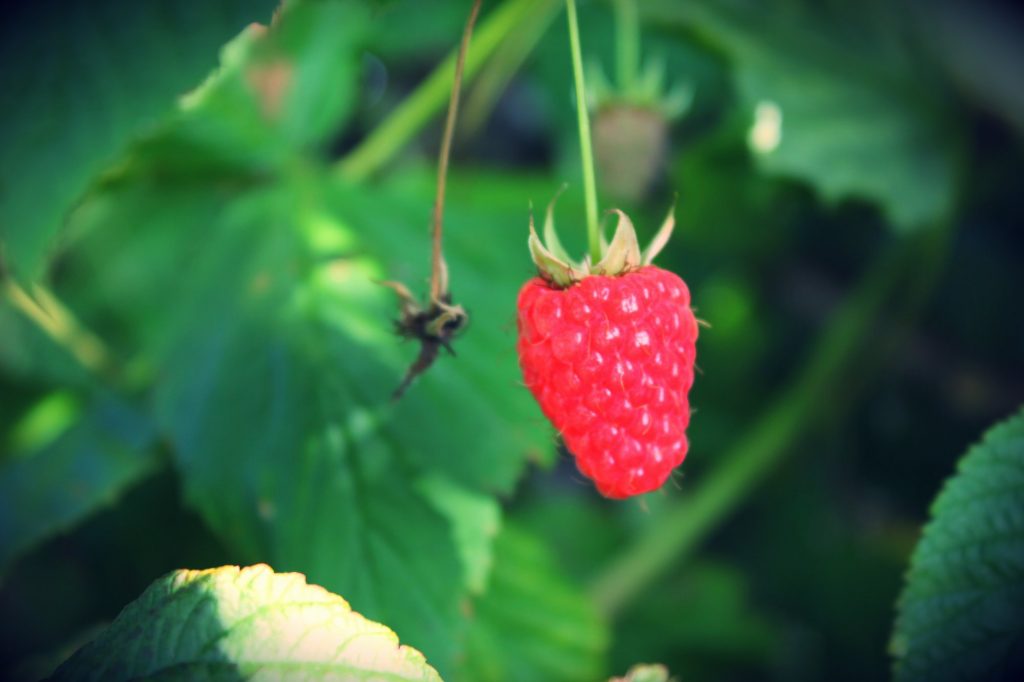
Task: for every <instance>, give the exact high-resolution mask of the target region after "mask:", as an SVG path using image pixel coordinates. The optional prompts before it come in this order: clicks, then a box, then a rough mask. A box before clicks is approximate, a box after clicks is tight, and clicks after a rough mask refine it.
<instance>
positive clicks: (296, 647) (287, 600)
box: [51, 565, 441, 682]
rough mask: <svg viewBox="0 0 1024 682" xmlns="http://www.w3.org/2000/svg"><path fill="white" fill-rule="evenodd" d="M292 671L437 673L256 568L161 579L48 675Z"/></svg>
mask: <svg viewBox="0 0 1024 682" xmlns="http://www.w3.org/2000/svg"><path fill="white" fill-rule="evenodd" d="M299 678H301V679H303V680H339V679H345V680H351V679H374V680H394V681H398V680H420V681H431V680H432V681H437V682H440V679H441V678H440V677H439V676H438V674H437V671H435V670H434V669H433V668H431V667H430V665H428V664H427V662H426V660H425V659H424V658H423V655H422V654H421V653H420V652H418V651H416V650H415V649H411V648H409V647H407V646H400V645H399V643H398V637H396V636H395V633H394V632H392V631H391V630H389V629H388V628H386V627H385V626H383V625H381V624H379V623H375V622H373V621H370V620H367V619H366V618H364V617H363V616H361V615H360V614H358V613H356V612H354V611H353V610H352V609H351V607H350V606H349V605H348V602H346V601H345V600H344V599H342V598H341V597H339V596H338V595H336V594H332V593H330V592H328V591H327V590H325V589H323V588H322V587H318V586H316V585H309V584H307V583H306V580H305V576H302V575H300V574H295V573H274V572H273V571H272V570H271V569H270V567H268V566H265V565H258V566H250V567H248V568H242V569H240V568H238V567H237V566H224V567H221V568H214V569H208V570H203V571H184V570H183V571H175V572H173V573H171V574H169V575H167V576H165V577H164V578H161V579H160V580H158V581H156V582H155V583H153V584H152V585H151V586H150V587H149V589H147V590H146V591H145V592H144V593H143V594H142V596H141V597H139V598H138V599H137V600H135V601H134V602H132V603H131V604H129V605H128V606H127V607H126V608H125V609H124V611H122V612H121V614H120V615H119V616H118V617H117V619H116V620H115V621H114V622H113V623H112V624H111V625H110V627H108V628H107V629H106V630H104V631H103V632H102V633H100V634H99V635H98V636H97V638H96V639H95V640H93V641H92V642H91V643H89V644H87V645H86V646H85V647H83V648H82V649H80V650H79V651H78V652H77V653H76V654H75V655H74V656H72V657H71V659H69V660H68V661H67V662H66V663H65V664H64V665H62V666H61V667H60V668H58V670H57V672H56V673H55V674H54V676H53V677H52V678H51V679H53V680H55V681H60V680H105V681H110V682H117V681H118V680H137V679H149V680H232V681H234V680H253V679H261V680H262V679H299Z"/></svg>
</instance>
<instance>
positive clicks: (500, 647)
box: [459, 524, 608, 682]
mask: <svg viewBox="0 0 1024 682" xmlns="http://www.w3.org/2000/svg"><path fill="white" fill-rule="evenodd" d="M607 643H608V631H607V624H606V623H605V622H604V621H603V620H602V618H601V616H600V615H599V614H598V613H597V611H596V609H595V608H594V606H593V604H591V603H590V602H589V601H588V600H587V597H586V596H585V595H584V594H583V592H582V591H581V590H580V589H579V587H577V586H574V585H572V583H570V582H569V581H568V580H567V579H566V578H565V577H564V576H563V575H562V574H561V573H560V571H559V570H558V567H557V565H556V564H555V561H554V559H553V557H552V556H551V555H550V553H549V552H548V550H547V548H545V547H544V545H543V544H542V543H541V542H540V541H539V540H538V539H537V538H535V537H533V536H532V535H530V534H529V533H528V532H526V531H524V530H522V529H520V528H518V527H517V526H515V525H512V524H508V525H506V527H505V528H504V529H503V530H502V532H501V535H499V536H498V540H497V542H496V544H495V566H494V571H493V573H492V575H491V580H490V585H489V587H488V590H487V593H486V594H484V595H483V597H481V598H480V599H478V600H476V601H475V602H474V604H473V619H472V622H471V625H470V629H469V634H468V638H467V652H466V659H465V660H464V661H463V664H462V666H461V668H460V669H459V673H460V674H459V678H460V679H463V680H466V681H467V682H470V681H472V682H487V681H488V680H523V681H524V682H526V681H529V680H549V681H551V682H557V681H563V680H564V681H566V682H569V681H575V680H579V681H580V682H583V681H584V680H596V679H600V678H601V676H602V674H603V672H604V666H605V648H606V646H607Z"/></svg>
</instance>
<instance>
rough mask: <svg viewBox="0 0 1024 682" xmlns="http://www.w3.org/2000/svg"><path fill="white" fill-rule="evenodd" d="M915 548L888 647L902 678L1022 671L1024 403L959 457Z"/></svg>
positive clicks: (1001, 675) (1000, 675) (1016, 675)
mask: <svg viewBox="0 0 1024 682" xmlns="http://www.w3.org/2000/svg"><path fill="white" fill-rule="evenodd" d="M931 515H932V520H931V521H930V522H929V524H928V525H927V526H926V527H925V530H924V536H923V537H922V539H921V541H920V543H919V544H918V546H917V548H916V549H915V550H914V555H913V558H912V559H911V562H910V570H909V572H908V574H907V584H906V587H905V588H904V591H903V594H902V596H901V597H900V601H899V614H898V616H897V619H896V627H895V632H894V634H893V639H892V643H891V649H892V651H893V653H894V654H895V656H896V679H897V680H902V681H907V682H909V681H912V680H929V681H932V680H935V681H941V680H988V679H991V680H995V679H1000V680H1002V679H1006V680H1010V679H1020V677H1021V675H1022V674H1024V652H1022V650H1021V647H1020V643H1021V641H1022V639H1024V412H1021V413H1019V414H1017V415H1016V416H1014V417H1011V418H1010V419H1008V420H1006V421H1005V422H1003V423H1001V424H999V425H997V426H996V427H994V428H992V429H991V430H990V431H989V432H988V433H986V434H985V437H984V438H983V439H982V441H981V443H979V444H977V445H975V446H974V447H972V448H971V449H970V450H969V451H968V452H967V454H966V455H965V456H964V457H963V459H961V460H960V464H959V465H958V467H957V473H956V475H955V476H953V477H952V478H951V479H949V481H948V482H947V483H946V485H945V487H944V489H943V490H942V492H941V493H940V494H939V496H938V497H937V498H936V500H935V503H934V504H933V505H932V510H931Z"/></svg>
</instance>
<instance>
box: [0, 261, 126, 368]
mask: <svg viewBox="0 0 1024 682" xmlns="http://www.w3.org/2000/svg"><path fill="white" fill-rule="evenodd" d="M4 293H5V294H7V298H8V300H9V301H10V302H11V304H12V305H14V307H15V308H17V309H18V310H20V311H21V312H22V314H24V315H25V317H27V318H28V319H30V320H32V321H33V322H34V323H35V324H36V326H38V327H39V328H40V329H41V330H43V332H45V333H46V335H47V336H49V337H50V338H51V339H53V341H54V342H55V343H56V344H57V345H59V346H60V347H62V348H64V349H66V350H67V351H68V352H69V353H70V354H71V356H72V357H74V358H75V360H76V361H77V362H78V364H80V365H81V366H82V367H84V368H85V369H87V370H89V371H90V372H91V373H93V374H95V375H97V376H110V374H111V373H112V371H113V368H114V365H113V362H112V360H111V356H110V353H108V352H107V349H106V347H105V346H104V345H103V342H102V341H100V340H99V338H98V337H96V336H95V335H94V334H93V333H92V332H90V331H89V330H88V329H86V328H85V327H84V326H83V325H82V324H81V323H80V322H79V321H78V320H77V319H76V318H75V316H74V314H72V313H71V311H70V310H68V309H67V308H66V307H65V306H64V304H62V303H61V302H60V301H59V300H57V297H56V296H54V295H53V294H52V293H51V292H50V291H49V290H48V289H46V288H45V287H43V286H41V285H38V284H36V285H33V286H32V294H33V295H30V294H29V293H28V292H27V291H25V290H24V289H23V288H22V287H21V286H20V285H18V284H17V283H15V282H14V280H12V279H8V280H6V281H5V282H4Z"/></svg>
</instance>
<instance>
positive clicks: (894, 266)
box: [590, 227, 949, 615]
mask: <svg viewBox="0 0 1024 682" xmlns="http://www.w3.org/2000/svg"><path fill="white" fill-rule="evenodd" d="M948 234H949V230H948V229H947V228H946V227H943V228H941V229H934V230H930V231H929V232H928V233H927V234H925V235H923V236H922V239H924V240H925V242H924V243H923V244H922V243H921V241H920V239H919V240H904V241H902V242H900V243H898V244H897V245H896V246H894V247H893V248H891V249H889V250H888V251H887V252H886V253H885V254H883V256H882V257H881V258H880V259H879V261H878V262H877V263H876V265H875V267H873V268H872V270H871V271H870V272H869V273H868V274H867V275H866V276H865V278H864V280H863V281H862V283H861V284H860V285H859V287H858V289H857V290H856V291H855V292H854V293H853V294H852V295H851V297H850V298H849V299H848V300H847V302H846V303H845V304H844V305H843V307H842V308H841V309H840V310H839V312H838V313H837V314H836V315H835V317H834V318H833V320H832V322H831V324H830V325H829V327H828V329H827V330H826V331H825V333H824V334H823V335H822V336H821V337H820V339H819V341H818V343H817V345H816V347H815V349H814V351H813V354H812V356H811V358H810V359H809V361H808V362H807V364H806V365H805V367H804V369H803V371H802V372H801V373H800V375H799V376H798V377H797V378H796V379H795V380H794V381H793V383H792V384H791V385H790V387H789V388H788V389H787V390H786V391H785V392H784V393H783V394H782V396H781V397H780V398H779V400H778V401H777V402H776V403H775V405H774V407H772V408H771V409H769V410H768V412H767V413H765V414H764V415H763V416H762V417H761V418H760V419H759V420H758V421H757V422H756V423H755V424H754V426H753V428H751V429H750V430H749V431H748V432H747V433H746V436H745V437H744V438H743V439H742V440H740V442H739V443H737V444H736V445H735V446H734V447H733V449H732V450H731V451H730V452H728V453H726V454H725V456H723V457H722V459H721V464H719V465H718V467H717V468H716V469H714V470H713V471H711V472H709V473H708V474H707V476H706V477H705V478H704V480H703V481H701V485H700V486H699V487H698V488H696V489H695V490H694V491H693V492H692V493H689V494H687V495H686V496H685V497H681V498H680V499H679V500H678V501H676V502H674V503H672V504H671V505H670V506H669V507H667V508H666V510H665V511H664V513H662V514H660V515H659V516H658V517H657V519H655V520H654V521H653V522H652V523H651V525H650V526H648V527H647V528H646V530H645V531H644V532H643V533H642V534H641V535H640V537H639V538H638V539H637V540H636V542H634V543H633V544H632V545H631V546H629V547H628V548H627V549H626V550H625V551H624V552H623V553H622V554H620V555H619V556H618V557H617V558H616V559H615V560H614V561H613V562H612V563H611V564H610V565H609V566H607V567H606V568H605V569H604V570H603V571H602V572H601V573H599V574H598V575H597V576H596V578H595V579H594V580H593V581H592V583H591V585H590V595H591V598H592V599H593V600H594V602H595V603H596V604H597V605H598V606H599V608H601V609H602V610H603V611H604V612H605V613H607V614H609V615H613V614H615V613H617V612H618V611H619V610H620V609H621V608H622V607H623V606H625V605H626V604H629V603H630V602H631V601H632V599H633V598H634V597H635V595H636V594H638V593H639V592H640V591H641V590H643V589H644V588H645V587H646V586H647V585H649V584H650V583H651V582H652V581H654V580H655V579H657V578H658V577H659V576H660V575H661V574H662V573H663V572H664V571H665V570H666V569H668V568H669V567H671V566H672V565H674V564H677V563H679V562H681V561H682V560H683V559H685V557H686V555H687V554H689V553H690V552H692V551H693V549H694V548H695V547H696V546H697V545H698V544H699V543H700V542H701V541H702V540H703V539H704V538H705V537H706V536H707V535H708V534H709V533H710V532H711V531H712V530H713V529H714V528H715V527H716V526H717V525H718V524H720V523H721V522H722V521H724V520H725V519H726V518H727V517H728V516H729V515H730V514H731V513H732V512H733V511H734V510H735V509H736V507H738V506H739V505H740V504H741V503H742V502H743V500H744V499H746V498H747V496H748V495H749V494H750V492H751V491H752V490H753V489H754V488H755V487H756V486H757V484H758V483H760V482H761V481H762V480H764V479H765V478H766V476H767V475H768V474H769V473H771V472H772V471H773V470H774V469H775V468H776V467H777V466H778V465H779V463H780V462H781V461H782V460H784V459H785V457H786V456H787V455H789V454H792V452H793V451H794V449H795V447H794V446H795V445H796V443H797V441H798V440H799V439H800V438H801V437H803V436H804V435H806V434H807V433H808V431H810V430H811V429H814V428H818V427H819V426H820V425H821V422H822V421H823V420H824V419H825V418H826V417H832V418H834V417H835V413H836V411H838V410H839V409H841V408H842V407H844V406H848V405H849V404H851V403H852V401H851V400H850V396H848V395H845V396H842V397H843V400H842V401H838V400H837V401H833V400H831V399H828V400H824V399H822V398H823V396H830V395H833V396H836V397H837V399H838V398H839V397H840V395H841V393H842V392H843V391H846V390H847V389H848V388H849V386H850V385H851V382H850V380H851V379H855V378H856V375H857V374H860V373H862V370H863V364H864V363H863V362H862V361H864V362H868V360H865V358H866V357H868V356H867V354H868V353H869V352H871V350H870V349H872V348H874V349H877V346H876V345H873V344H874V343H875V342H874V341H871V343H868V340H870V339H873V338H874V337H876V336H877V329H878V328H879V327H880V326H881V325H878V317H879V314H880V313H881V312H882V311H883V309H886V308H888V309H889V310H896V311H899V312H901V313H903V314H904V315H907V316H909V315H911V314H913V312H915V311H916V310H917V309H919V308H920V305H921V303H922V302H923V301H924V300H925V299H926V294H927V292H928V291H930V289H931V285H932V282H933V281H934V279H935V276H936V274H937V273H938V271H939V268H940V266H941V264H942V263H943V262H944V260H945V258H944V257H945V253H946V246H947V243H948ZM906 272H911V273H913V276H914V277H915V278H916V279H915V281H913V282H907V281H906V277H901V275H903V274H904V273H906ZM897 299H898V300H897ZM887 326H891V325H887ZM869 360H870V358H869ZM862 383H863V382H862ZM839 387H842V391H840V390H839Z"/></svg>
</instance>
